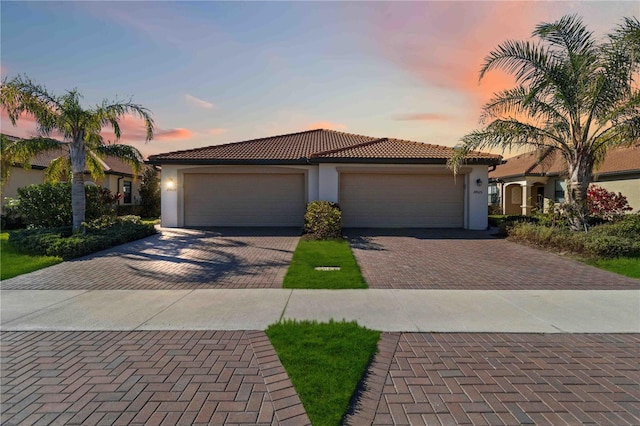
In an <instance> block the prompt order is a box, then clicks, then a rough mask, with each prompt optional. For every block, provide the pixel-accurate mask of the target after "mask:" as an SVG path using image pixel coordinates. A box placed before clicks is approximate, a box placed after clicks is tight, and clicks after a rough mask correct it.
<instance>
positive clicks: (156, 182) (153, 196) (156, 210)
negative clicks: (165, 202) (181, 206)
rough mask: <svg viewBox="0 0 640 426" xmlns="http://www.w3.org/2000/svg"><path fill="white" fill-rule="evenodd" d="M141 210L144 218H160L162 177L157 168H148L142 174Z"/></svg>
mask: <svg viewBox="0 0 640 426" xmlns="http://www.w3.org/2000/svg"><path fill="white" fill-rule="evenodd" d="M140 208H141V209H142V211H141V216H143V217H158V216H160V177H159V176H158V170H157V169H156V168H155V167H147V168H146V169H145V171H144V173H143V174H142V182H141V183H140Z"/></svg>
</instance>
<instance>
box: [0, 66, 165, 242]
mask: <svg viewBox="0 0 640 426" xmlns="http://www.w3.org/2000/svg"><path fill="white" fill-rule="evenodd" d="M81 98H82V96H81V95H80V93H79V92H78V91H77V89H73V90H70V91H67V92H66V93H65V94H64V95H61V96H55V95H53V94H50V93H49V92H48V91H47V90H46V88H45V87H43V86H40V85H38V84H36V83H34V82H33V81H31V80H30V79H29V78H28V77H26V76H25V77H22V76H18V77H16V78H14V79H12V80H10V81H7V80H6V79H5V80H4V81H3V82H2V86H0V104H1V105H2V107H3V108H4V109H6V111H7V113H8V115H9V119H10V120H11V123H12V124H13V125H14V126H15V125H16V122H17V121H18V119H19V118H20V116H21V115H22V114H23V113H26V114H29V115H32V116H33V117H34V118H35V120H36V123H37V124H38V133H39V135H40V136H39V137H35V138H31V139H22V140H18V141H15V142H14V143H12V144H8V145H7V146H5V147H3V158H4V156H5V155H6V156H7V157H8V158H10V159H11V160H13V161H14V162H20V163H23V164H25V163H27V162H29V160H30V159H31V158H32V157H33V156H35V155H36V154H38V153H40V152H45V151H52V150H59V149H60V148H61V147H68V150H69V160H70V162H71V175H72V179H71V205H72V210H73V229H74V231H77V230H80V228H81V225H82V222H84V219H85V193H84V173H85V170H87V169H88V170H89V171H90V172H91V173H92V174H94V176H96V177H101V173H103V171H102V168H101V167H100V164H99V160H98V158H99V157H104V156H106V155H109V156H114V157H117V158H120V159H121V160H123V161H125V162H126V163H128V164H130V165H131V166H132V167H133V170H134V174H137V172H138V170H139V168H140V166H141V164H142V160H143V157H142V154H141V153H140V151H138V150H137V149H136V148H134V147H132V146H129V145H123V144H116V143H105V141H104V139H103V138H102V136H101V135H100V131H101V130H102V128H103V127H105V126H111V127H112V128H113V131H114V133H115V136H116V140H118V139H120V125H119V124H118V121H119V119H121V118H122V117H123V116H124V115H125V114H127V113H129V114H134V115H136V116H138V117H140V118H142V119H143V121H144V125H145V127H146V132H147V134H146V140H147V141H149V140H151V139H152V138H153V130H154V122H153V119H152V118H151V114H150V111H149V110H148V109H146V108H144V107H142V106H140V105H137V104H134V103H132V102H130V101H129V102H119V101H114V102H110V101H107V100H104V101H103V102H102V104H100V105H97V106H96V107H94V108H84V107H83V106H82V105H81V104H80V99H81ZM54 131H57V132H58V133H60V134H61V135H62V136H63V137H64V139H65V142H66V143H65V144H64V145H61V144H60V142H59V141H56V140H53V139H50V138H48V137H47V136H48V135H50V134H51V133H52V132H54ZM3 144H4V143H3ZM5 145H6V144H5ZM66 161H67V160H66V158H62V157H59V158H58V159H56V160H54V161H53V163H52V164H51V165H50V166H49V173H48V174H49V175H55V174H56V173H58V174H59V172H60V170H62V169H63V167H64V164H65V163H66Z"/></svg>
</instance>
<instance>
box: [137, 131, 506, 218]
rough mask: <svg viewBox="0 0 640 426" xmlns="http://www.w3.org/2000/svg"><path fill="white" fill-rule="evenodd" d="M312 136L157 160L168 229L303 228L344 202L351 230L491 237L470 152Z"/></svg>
mask: <svg viewBox="0 0 640 426" xmlns="http://www.w3.org/2000/svg"><path fill="white" fill-rule="evenodd" d="M452 154H453V149H452V148H449V147H444V146H437V145H428V144H424V143H419V142H412V141H406V140H399V139H392V138H376V137H370V136H362V135H355V134H350V133H344V132H338V131H333V130H324V129H318V130H310V131H305V132H299V133H291V134H285V135H279V136H272V137H267V138H261V139H254V140H249V141H244V142H236V143H228V144H224V145H216V146H209V147H205V148H197V149H191V150H186V151H176V152H168V153H164V154H158V155H152V156H150V157H149V163H151V164H155V165H159V166H161V167H162V189H161V191H162V226H165V227H200V226H302V224H303V220H304V212H305V205H306V203H307V202H309V201H313V200H325V201H332V202H338V203H339V204H340V206H341V208H342V214H343V225H344V226H345V227H372V228H380V227H395V228H400V227H402V228H405V227H436V228H449V227H451V228H467V229H485V228H486V227H487V205H486V199H487V198H486V197H487V179H488V176H487V173H488V166H489V165H495V164H498V163H499V162H500V160H501V157H500V156H498V155H493V154H485V153H480V152H474V153H472V154H471V155H470V156H469V159H468V161H467V164H466V165H465V166H463V167H462V168H461V169H460V172H459V174H458V175H457V176H455V177H454V175H453V173H452V172H451V170H449V169H448V168H447V166H446V162H447V160H448V159H449V158H450V157H451V155H452Z"/></svg>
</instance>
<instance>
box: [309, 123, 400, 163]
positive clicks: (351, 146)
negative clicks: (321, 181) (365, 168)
mask: <svg viewBox="0 0 640 426" xmlns="http://www.w3.org/2000/svg"><path fill="white" fill-rule="evenodd" d="M332 131H334V132H335V130H332ZM338 133H343V132H338ZM367 137H371V136H367ZM385 140H389V138H378V139H373V140H370V141H365V142H360V143H357V144H355V145H349V146H345V147H342V148H334V149H328V150H326V151H320V152H314V153H313V154H311V155H310V156H309V158H317V157H321V156H323V155H328V154H335V153H338V152H340V151H346V150H349V149H354V148H360V147H363V146H368V145H373V144H376V143H380V142H383V141H385Z"/></svg>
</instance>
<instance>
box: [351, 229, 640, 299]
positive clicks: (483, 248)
mask: <svg viewBox="0 0 640 426" xmlns="http://www.w3.org/2000/svg"><path fill="white" fill-rule="evenodd" d="M346 233H347V236H348V238H349V243H350V244H351V247H352V248H353V252H354V255H355V257H356V259H357V261H358V264H359V265H360V269H361V270H362V275H363V276H364V278H365V280H366V281H367V283H368V284H369V287H370V288H395V289H466V290H588V289H591V290H599V289H602V290H605V289H606V290H613V289H640V280H636V279H632V278H627V277H624V276H621V275H618V274H614V273H612V272H607V271H603V270H601V269H597V268H594V267H592V266H589V265H586V264H583V263H581V262H577V261H574V260H571V259H568V258H564V257H562V256H559V255H556V254H552V253H548V252H545V251H542V250H536V249H534V248H530V247H526V246H523V245H521V244H516V243H512V242H510V241H507V240H504V239H498V238H494V237H492V236H491V235H490V234H489V232H487V231H467V230H460V229H412V230H369V229H364V230H363V229H352V230H347V232H346Z"/></svg>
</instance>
